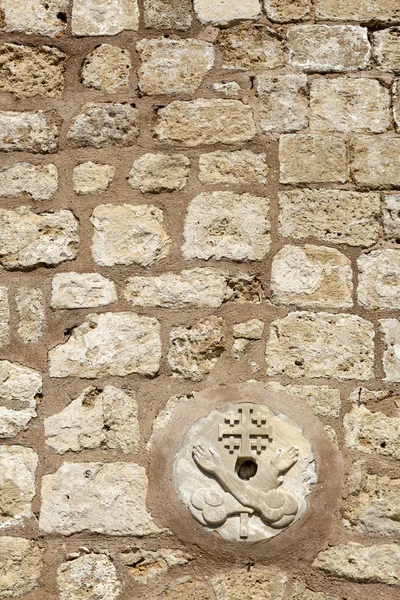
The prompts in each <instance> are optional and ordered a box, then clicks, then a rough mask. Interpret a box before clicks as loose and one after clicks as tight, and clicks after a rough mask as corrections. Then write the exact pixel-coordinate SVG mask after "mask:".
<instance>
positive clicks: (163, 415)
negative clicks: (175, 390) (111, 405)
mask: <svg viewBox="0 0 400 600" xmlns="http://www.w3.org/2000/svg"><path fill="white" fill-rule="evenodd" d="M192 397H193V394H188V395H187V396H171V398H169V399H168V401H167V403H166V405H165V406H164V408H163V409H161V410H160V412H159V413H158V414H157V416H156V418H155V419H154V421H153V426H152V430H151V436H150V439H149V440H148V442H147V444H146V450H147V451H149V450H150V449H151V446H152V444H153V439H154V434H156V433H157V432H158V431H161V430H162V429H164V428H165V427H166V426H167V425H168V424H169V423H171V421H172V418H173V412H174V409H175V407H176V405H177V404H179V403H180V402H190V400H191V398H192Z"/></svg>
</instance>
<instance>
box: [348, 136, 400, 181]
mask: <svg viewBox="0 0 400 600" xmlns="http://www.w3.org/2000/svg"><path fill="white" fill-rule="evenodd" d="M350 169H351V174H352V176H353V178H354V181H355V183H356V185H359V186H360V187H362V188H375V189H385V188H386V189H391V188H396V187H400V139H399V138H395V137H379V138H378V137H373V136H367V135H365V136H355V137H353V138H352V140H351V143H350Z"/></svg>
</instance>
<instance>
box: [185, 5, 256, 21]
mask: <svg viewBox="0 0 400 600" xmlns="http://www.w3.org/2000/svg"><path fill="white" fill-rule="evenodd" d="M194 10H195V13H196V15H197V18H198V20H199V21H200V23H204V24H207V25H228V24H229V23H232V24H235V23H236V22H238V21H246V20H253V19H257V18H258V17H260V16H261V6H260V2H259V0H231V1H230V2H225V0H194Z"/></svg>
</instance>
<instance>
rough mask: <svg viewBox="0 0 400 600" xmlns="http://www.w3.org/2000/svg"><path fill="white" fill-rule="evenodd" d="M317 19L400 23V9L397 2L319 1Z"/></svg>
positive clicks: (369, 0) (395, 0)
mask: <svg viewBox="0 0 400 600" xmlns="http://www.w3.org/2000/svg"><path fill="white" fill-rule="evenodd" d="M317 19H321V20H323V21H325V20H332V21H362V22H363V23H369V22H371V23H398V22H399V21H400V7H399V5H398V2H397V0H352V1H351V2H348V0H318V4H317Z"/></svg>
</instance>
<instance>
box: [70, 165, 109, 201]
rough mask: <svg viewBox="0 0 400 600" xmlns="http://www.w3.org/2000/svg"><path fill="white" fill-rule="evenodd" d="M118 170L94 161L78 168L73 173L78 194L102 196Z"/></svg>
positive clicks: (75, 190) (75, 189)
mask: <svg viewBox="0 0 400 600" xmlns="http://www.w3.org/2000/svg"><path fill="white" fill-rule="evenodd" d="M115 173H116V168H115V167H112V166H111V165H100V164H98V163H94V162H92V161H89V162H85V163H81V164H80V165H78V166H76V167H75V168H74V170H73V173H72V179H73V183H74V192H75V193H76V194H78V195H79V196H80V195H83V194H100V193H102V192H105V191H106V190H108V188H109V186H110V184H111V182H112V180H113V179H114V177H115Z"/></svg>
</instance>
